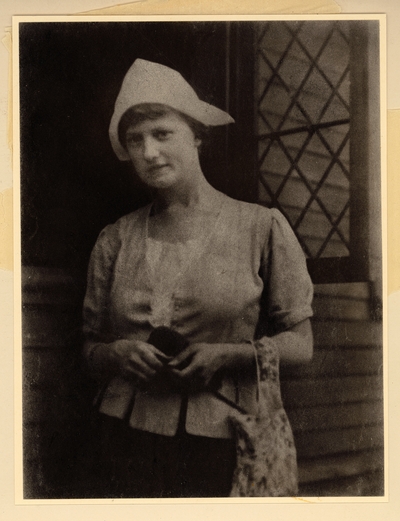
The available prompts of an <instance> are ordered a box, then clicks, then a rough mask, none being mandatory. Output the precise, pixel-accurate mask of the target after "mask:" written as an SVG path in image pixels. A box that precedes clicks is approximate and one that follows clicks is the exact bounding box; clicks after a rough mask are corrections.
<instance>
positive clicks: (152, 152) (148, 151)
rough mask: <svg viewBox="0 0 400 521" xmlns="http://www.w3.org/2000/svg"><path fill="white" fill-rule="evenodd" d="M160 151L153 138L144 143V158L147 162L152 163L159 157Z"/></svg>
mask: <svg viewBox="0 0 400 521" xmlns="http://www.w3.org/2000/svg"><path fill="white" fill-rule="evenodd" d="M158 154H159V150H158V146H157V142H156V141H155V140H154V139H152V138H147V139H145V140H144V143H143V157H144V158H145V159H146V160H147V161H151V160H153V159H155V158H157V157H158Z"/></svg>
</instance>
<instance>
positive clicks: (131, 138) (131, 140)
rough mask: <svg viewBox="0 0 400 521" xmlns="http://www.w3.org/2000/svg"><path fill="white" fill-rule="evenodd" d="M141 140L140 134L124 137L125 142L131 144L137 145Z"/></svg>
mask: <svg viewBox="0 0 400 521" xmlns="http://www.w3.org/2000/svg"><path fill="white" fill-rule="evenodd" d="M141 141H142V138H141V137H140V136H137V135H134V134H130V135H128V136H127V137H126V144H127V145H130V146H133V145H139V144H140V143H141Z"/></svg>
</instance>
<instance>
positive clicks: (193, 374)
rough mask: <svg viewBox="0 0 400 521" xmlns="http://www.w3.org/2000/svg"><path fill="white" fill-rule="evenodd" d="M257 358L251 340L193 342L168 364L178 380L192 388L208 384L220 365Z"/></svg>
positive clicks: (246, 363)
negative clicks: (248, 341) (218, 342)
mask: <svg viewBox="0 0 400 521" xmlns="http://www.w3.org/2000/svg"><path fill="white" fill-rule="evenodd" d="M253 361H254V350H253V347H252V345H251V344H206V343H199V344H191V345H190V346H189V347H187V348H186V349H184V350H183V351H182V352H181V353H179V355H178V356H176V357H175V358H174V359H173V360H171V361H170V362H169V363H168V364H167V368H169V370H170V372H171V374H172V375H173V377H174V378H175V379H176V380H177V382H178V383H180V384H183V385H184V386H185V387H186V388H188V389H190V390H199V389H202V388H205V387H207V386H208V385H209V383H210V381H211V379H212V378H213V376H214V375H215V374H216V373H217V372H218V371H219V370H220V369H233V368H235V367H238V366H242V365H250V364H251V363H252V362H253Z"/></svg>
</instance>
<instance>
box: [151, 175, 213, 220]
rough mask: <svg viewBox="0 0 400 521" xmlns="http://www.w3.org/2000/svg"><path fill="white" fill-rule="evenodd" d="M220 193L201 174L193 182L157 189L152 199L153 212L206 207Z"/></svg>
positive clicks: (208, 206)
mask: <svg viewBox="0 0 400 521" xmlns="http://www.w3.org/2000/svg"><path fill="white" fill-rule="evenodd" d="M220 195H221V194H220V193H219V192H218V191H217V190H216V189H215V188H213V187H212V186H211V185H210V184H209V183H208V181H207V180H206V179H205V177H204V176H203V174H202V175H201V177H199V178H198V180H197V182H195V183H193V182H192V183H187V184H185V185H183V186H179V187H171V188H168V189H166V190H159V191H158V192H157V194H156V196H155V199H154V204H153V212H154V214H161V213H169V214H172V213H175V212H181V211H185V210H193V209H195V208H202V209H207V208H210V207H212V206H214V204H215V200H216V198H218V197H219V196H220Z"/></svg>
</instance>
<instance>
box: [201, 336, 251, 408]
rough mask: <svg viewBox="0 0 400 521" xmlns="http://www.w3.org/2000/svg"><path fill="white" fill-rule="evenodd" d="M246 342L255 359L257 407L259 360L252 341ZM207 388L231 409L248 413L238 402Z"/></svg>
mask: <svg viewBox="0 0 400 521" xmlns="http://www.w3.org/2000/svg"><path fill="white" fill-rule="evenodd" d="M248 343H249V344H251V345H252V346H253V352H254V360H255V364H256V377H257V389H256V400H257V407H259V405H260V366H259V362H258V356H257V348H256V346H255V344H254V342H248ZM207 390H208V391H210V392H211V393H212V394H213V395H214V396H215V397H216V398H218V399H219V400H221V401H222V402H224V403H226V404H227V405H229V406H230V407H232V408H233V409H236V410H237V411H239V412H240V413H242V414H246V415H247V414H249V412H248V411H246V409H244V408H243V407H241V406H240V405H239V404H238V403H236V402H234V401H233V400H231V399H230V398H227V397H226V396H224V395H223V394H222V393H220V392H219V391H218V390H216V389H213V388H208V389H207Z"/></svg>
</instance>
